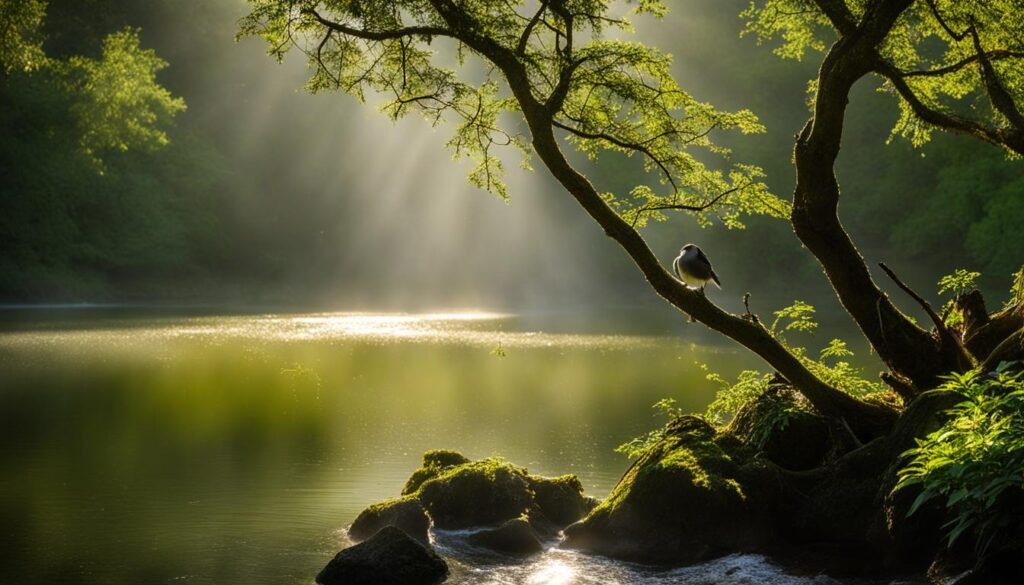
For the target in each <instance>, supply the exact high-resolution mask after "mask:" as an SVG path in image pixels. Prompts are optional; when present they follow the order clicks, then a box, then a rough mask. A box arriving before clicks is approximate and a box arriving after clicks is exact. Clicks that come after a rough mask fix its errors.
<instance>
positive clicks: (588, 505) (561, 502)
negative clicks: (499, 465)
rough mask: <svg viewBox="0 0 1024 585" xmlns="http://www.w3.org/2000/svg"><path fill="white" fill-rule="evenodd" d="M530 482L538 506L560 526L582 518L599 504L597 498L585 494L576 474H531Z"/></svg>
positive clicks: (563, 526)
mask: <svg viewBox="0 0 1024 585" xmlns="http://www.w3.org/2000/svg"><path fill="white" fill-rule="evenodd" d="M529 482H530V488H531V489H532V490H533V498H534V502H536V504H537V507H538V508H540V511H541V512H543V513H544V516H545V517H547V518H548V519H549V520H551V521H552V522H553V523H555V524H556V525H557V526H558V527H559V528H565V527H566V526H568V525H570V524H572V523H573V522H576V521H578V520H580V519H581V518H583V517H584V516H586V515H587V514H588V513H589V512H590V511H591V510H593V509H594V507H595V506H596V505H597V503H596V500H594V499H593V498H588V497H586V496H584V495H583V484H582V483H580V479H579V478H578V477H576V476H575V475H563V476H561V477H537V476H530V477H529Z"/></svg>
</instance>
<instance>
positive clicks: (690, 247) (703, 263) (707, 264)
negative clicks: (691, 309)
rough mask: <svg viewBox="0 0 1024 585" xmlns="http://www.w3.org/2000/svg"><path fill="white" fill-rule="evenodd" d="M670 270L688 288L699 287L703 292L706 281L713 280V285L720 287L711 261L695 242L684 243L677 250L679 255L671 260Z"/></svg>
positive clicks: (720, 283) (720, 284)
mask: <svg viewBox="0 0 1024 585" xmlns="http://www.w3.org/2000/svg"><path fill="white" fill-rule="evenodd" d="M672 271H673V272H675V274H676V278H678V279H679V280H681V281H683V284H685V285H686V286H688V287H690V288H699V289H700V290H701V291H702V292H703V290H704V287H705V286H707V284H708V282H714V283H715V286H717V287H718V288H722V281H720V280H718V275H717V274H715V269H714V268H712V267H711V261H710V260H708V257H707V256H705V255H704V251H703V250H701V249H700V248H699V247H697V245H696V244H686V245H685V246H683V249H682V250H679V255H678V256H676V259H675V260H673V261H672Z"/></svg>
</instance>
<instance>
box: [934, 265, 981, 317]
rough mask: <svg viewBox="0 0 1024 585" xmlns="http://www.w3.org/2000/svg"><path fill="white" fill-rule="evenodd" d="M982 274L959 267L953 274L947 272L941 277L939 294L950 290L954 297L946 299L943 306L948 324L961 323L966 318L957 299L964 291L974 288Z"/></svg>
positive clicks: (943, 312)
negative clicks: (957, 304) (959, 307)
mask: <svg viewBox="0 0 1024 585" xmlns="http://www.w3.org/2000/svg"><path fill="white" fill-rule="evenodd" d="M979 276H981V273H980V272H970V271H968V270H966V269H964V268H957V269H956V271H955V272H954V273H953V274H947V275H946V276H943V277H942V278H940V279H939V296H942V295H943V294H945V293H947V292H950V293H952V294H953V298H951V299H949V300H948V301H946V304H945V305H943V307H942V314H943V315H944V316H945V317H944V320H945V322H946V325H950V326H955V325H959V324H960V323H962V322H963V320H964V315H963V311H961V310H960V309H958V308H957V306H956V301H957V299H959V298H960V297H961V296H962V295H963V294H964V293H966V292H967V291H969V290H970V289H972V288H974V283H975V281H977V280H978V277H979Z"/></svg>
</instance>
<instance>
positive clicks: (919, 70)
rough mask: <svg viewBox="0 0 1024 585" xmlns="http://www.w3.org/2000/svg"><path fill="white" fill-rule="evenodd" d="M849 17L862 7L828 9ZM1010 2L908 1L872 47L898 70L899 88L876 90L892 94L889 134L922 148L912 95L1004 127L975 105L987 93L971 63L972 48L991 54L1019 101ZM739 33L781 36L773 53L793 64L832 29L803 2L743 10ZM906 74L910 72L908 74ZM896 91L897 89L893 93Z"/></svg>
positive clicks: (1023, 82) (1021, 32)
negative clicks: (894, 108) (894, 106)
mask: <svg viewBox="0 0 1024 585" xmlns="http://www.w3.org/2000/svg"><path fill="white" fill-rule="evenodd" d="M837 5H838V7H839V8H838V11H840V12H844V13H846V15H848V16H849V17H851V18H852V19H854V20H857V19H859V18H860V17H861V16H863V15H864V13H865V10H866V8H867V6H868V5H869V3H868V2H866V1H865V0H852V1H846V2H841V3H837V4H833V5H832V6H833V9H834V10H835V9H836V6H837ZM1019 9H1020V6H1019V3H1018V2H1017V1H1016V0H989V1H986V2H983V3H976V2H958V1H957V0H928V1H924V0H920V1H916V2H913V3H911V4H910V6H909V7H908V8H907V10H906V11H904V12H903V13H902V14H901V16H900V18H899V19H898V20H897V21H896V24H895V26H894V27H893V28H892V30H891V31H890V32H889V34H888V35H887V36H886V38H885V40H884V41H883V42H882V44H881V45H880V47H879V53H880V55H881V57H882V58H883V59H884V60H885V61H886V62H887V63H888V64H890V65H891V67H892V68H893V69H894V70H895V71H897V72H899V75H897V76H896V77H897V78H898V79H899V80H900V81H899V82H900V84H901V85H905V87H904V88H897V87H895V85H894V82H893V81H892V80H889V81H887V84H886V86H885V87H884V88H883V91H885V92H886V93H889V94H892V95H897V96H899V97H898V105H899V111H900V115H899V119H898V120H897V121H896V124H895V126H894V128H893V135H894V136H901V137H903V138H906V139H908V140H909V141H910V142H911V143H912V144H914V145H915V146H921V145H923V144H925V143H926V142H928V141H929V140H930V139H931V136H932V133H933V131H934V128H933V127H932V126H931V125H930V124H928V123H926V122H925V121H924V120H922V119H921V118H919V117H918V116H917V115H916V114H915V111H914V107H913V105H912V104H911V102H909V101H908V100H907V99H906V97H905V94H906V93H907V90H909V91H910V92H912V93H913V95H914V96H916V97H915V98H914V99H916V100H918V101H919V102H920V105H921V106H923V107H927V108H929V109H931V110H932V111H935V112H939V113H941V114H943V115H948V116H952V117H954V118H961V119H962V116H963V115H964V114H965V113H969V114H971V115H972V116H973V117H974V118H975V119H977V120H983V121H987V122H989V123H991V124H992V125H994V126H995V127H1000V126H1003V125H1004V123H1005V117H1004V114H1003V113H1001V112H1000V111H999V110H998V109H997V108H993V107H989V106H988V104H984V102H982V101H979V100H976V99H975V98H976V97H978V96H979V95H980V94H983V93H984V92H985V89H986V79H985V76H984V75H983V73H982V70H983V67H982V63H981V62H980V60H979V59H977V58H976V54H977V51H978V47H981V48H983V49H984V50H985V51H988V52H990V53H991V55H990V57H989V58H988V59H986V61H988V62H989V64H990V65H991V66H992V67H993V68H994V70H995V72H996V74H997V75H998V78H999V79H1000V80H1001V84H1002V85H1003V86H1004V89H1005V90H1006V91H1007V92H1008V94H1009V96H1010V98H1011V99H1013V100H1016V101H1017V103H1020V101H1021V98H1024V68H1022V67H1020V65H1019V64H1020V61H1019V59H1020V58H1021V57H1024V52H1021V51H1019V49H1020V46H1021V45H1020V39H1021V38H1024V19H1020V18H1016V17H1011V15H1017V14H1018V13H1019ZM744 17H745V18H746V19H747V28H746V32H748V33H751V34H755V35H756V36H757V37H758V39H759V40H760V41H770V40H773V39H780V43H779V45H778V46H777V47H776V49H775V52H776V54H778V55H780V56H782V57H785V58H792V59H800V58H802V57H803V56H804V55H805V54H806V53H807V51H818V52H820V51H824V50H825V48H826V47H827V46H828V44H829V43H830V42H831V38H832V34H833V33H832V29H833V24H832V21H831V19H830V18H829V17H828V16H826V14H825V13H824V12H823V11H822V9H821V8H820V7H819V5H818V4H816V3H812V2H808V1H807V0H757V1H755V2H752V3H751V6H750V8H749V9H748V10H747V11H745V12H744ZM907 73H909V75H907ZM900 89H903V90H904V91H900Z"/></svg>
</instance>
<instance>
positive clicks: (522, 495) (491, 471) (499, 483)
mask: <svg viewBox="0 0 1024 585" xmlns="http://www.w3.org/2000/svg"><path fill="white" fill-rule="evenodd" d="M415 496H416V497H417V498H418V499H419V501H420V502H421V503H422V504H423V507H424V508H426V509H427V512H428V513H429V514H430V517H431V519H433V521H434V525H435V526H437V527H438V528H445V529H457V528H469V527H474V526H492V525H495V524H500V523H501V522H504V521H506V520H511V519H513V518H518V517H519V516H520V515H522V514H523V513H524V512H526V511H527V510H528V509H529V508H530V506H531V505H532V504H533V492H532V491H531V490H530V482H529V478H528V476H527V473H526V470H525V469H523V468H520V467H515V466H513V465H510V464H508V463H506V462H504V461H501V460H498V459H483V460H480V461H473V462H470V463H465V464H462V465H459V466H456V467H452V468H450V469H447V470H445V471H443V472H442V473H441V474H440V475H438V476H436V477H434V478H432V479H429V480H427V481H426V482H424V483H423V484H422V485H421V486H420V487H419V489H418V490H417V491H416V493H415Z"/></svg>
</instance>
